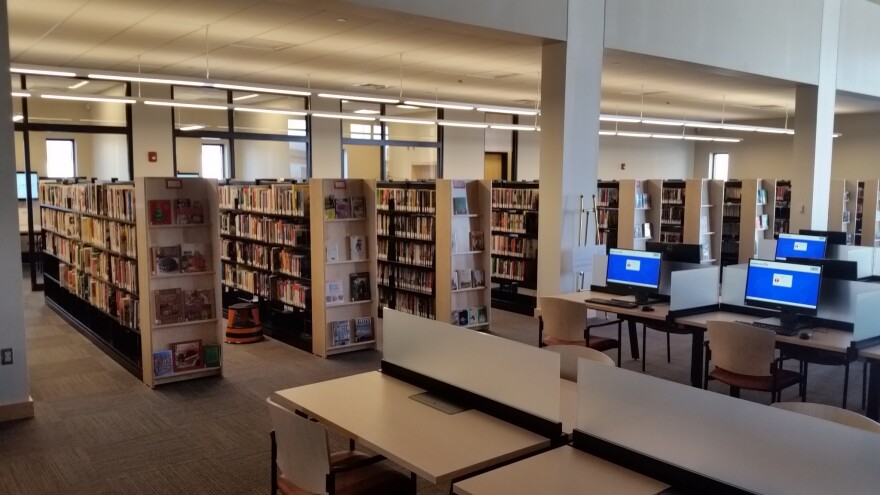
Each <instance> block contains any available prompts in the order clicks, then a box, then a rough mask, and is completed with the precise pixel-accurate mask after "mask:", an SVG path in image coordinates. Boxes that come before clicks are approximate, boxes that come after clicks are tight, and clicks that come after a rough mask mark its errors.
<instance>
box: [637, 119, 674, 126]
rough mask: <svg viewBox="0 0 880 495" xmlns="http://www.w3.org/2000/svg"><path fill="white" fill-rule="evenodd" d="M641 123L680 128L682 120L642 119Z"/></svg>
mask: <svg viewBox="0 0 880 495" xmlns="http://www.w3.org/2000/svg"><path fill="white" fill-rule="evenodd" d="M642 123H643V124H648V125H668V126H671V127H681V126H683V125H684V121H683V120H670V119H642Z"/></svg>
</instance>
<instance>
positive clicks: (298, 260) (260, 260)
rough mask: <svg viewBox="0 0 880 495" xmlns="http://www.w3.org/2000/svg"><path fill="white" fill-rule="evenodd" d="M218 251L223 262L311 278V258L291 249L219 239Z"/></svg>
mask: <svg viewBox="0 0 880 495" xmlns="http://www.w3.org/2000/svg"><path fill="white" fill-rule="evenodd" d="M220 250H221V256H222V258H223V260H224V261H231V262H235V263H239V264H243V265H247V266H249V267H254V268H259V269H262V270H268V271H272V272H278V273H281V274H284V275H290V276H293V277H301V278H306V279H308V278H309V277H311V257H310V256H308V255H305V254H302V253H301V252H300V251H295V250H294V249H292V248H286V247H277V246H266V245H263V244H254V243H250V242H246V241H236V240H230V239H221V241H220Z"/></svg>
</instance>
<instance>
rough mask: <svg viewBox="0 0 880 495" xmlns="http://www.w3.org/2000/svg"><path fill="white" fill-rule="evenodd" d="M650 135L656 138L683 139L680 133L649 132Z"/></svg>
mask: <svg viewBox="0 0 880 495" xmlns="http://www.w3.org/2000/svg"><path fill="white" fill-rule="evenodd" d="M651 137H652V138H656V139H684V136H682V135H681V134H651Z"/></svg>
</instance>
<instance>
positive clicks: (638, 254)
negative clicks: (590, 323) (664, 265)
mask: <svg viewBox="0 0 880 495" xmlns="http://www.w3.org/2000/svg"><path fill="white" fill-rule="evenodd" d="M661 258H662V255H661V253H653V252H649V251H632V250H629V249H609V250H608V270H607V271H606V273H605V281H606V283H607V284H608V286H616V287H618V288H622V289H624V290H626V291H627V292H629V293H631V294H633V295H635V296H636V302H637V303H639V304H647V303H648V296H649V295H650V294H652V293H656V292H657V290H658V289H659V288H660V260H661Z"/></svg>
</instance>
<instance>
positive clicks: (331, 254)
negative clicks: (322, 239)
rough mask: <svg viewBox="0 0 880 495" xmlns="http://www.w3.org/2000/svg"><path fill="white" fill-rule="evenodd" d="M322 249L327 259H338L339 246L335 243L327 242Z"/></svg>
mask: <svg viewBox="0 0 880 495" xmlns="http://www.w3.org/2000/svg"><path fill="white" fill-rule="evenodd" d="M324 251H326V253H327V261H337V260H339V246H337V245H336V244H327V246H325V247H324Z"/></svg>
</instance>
